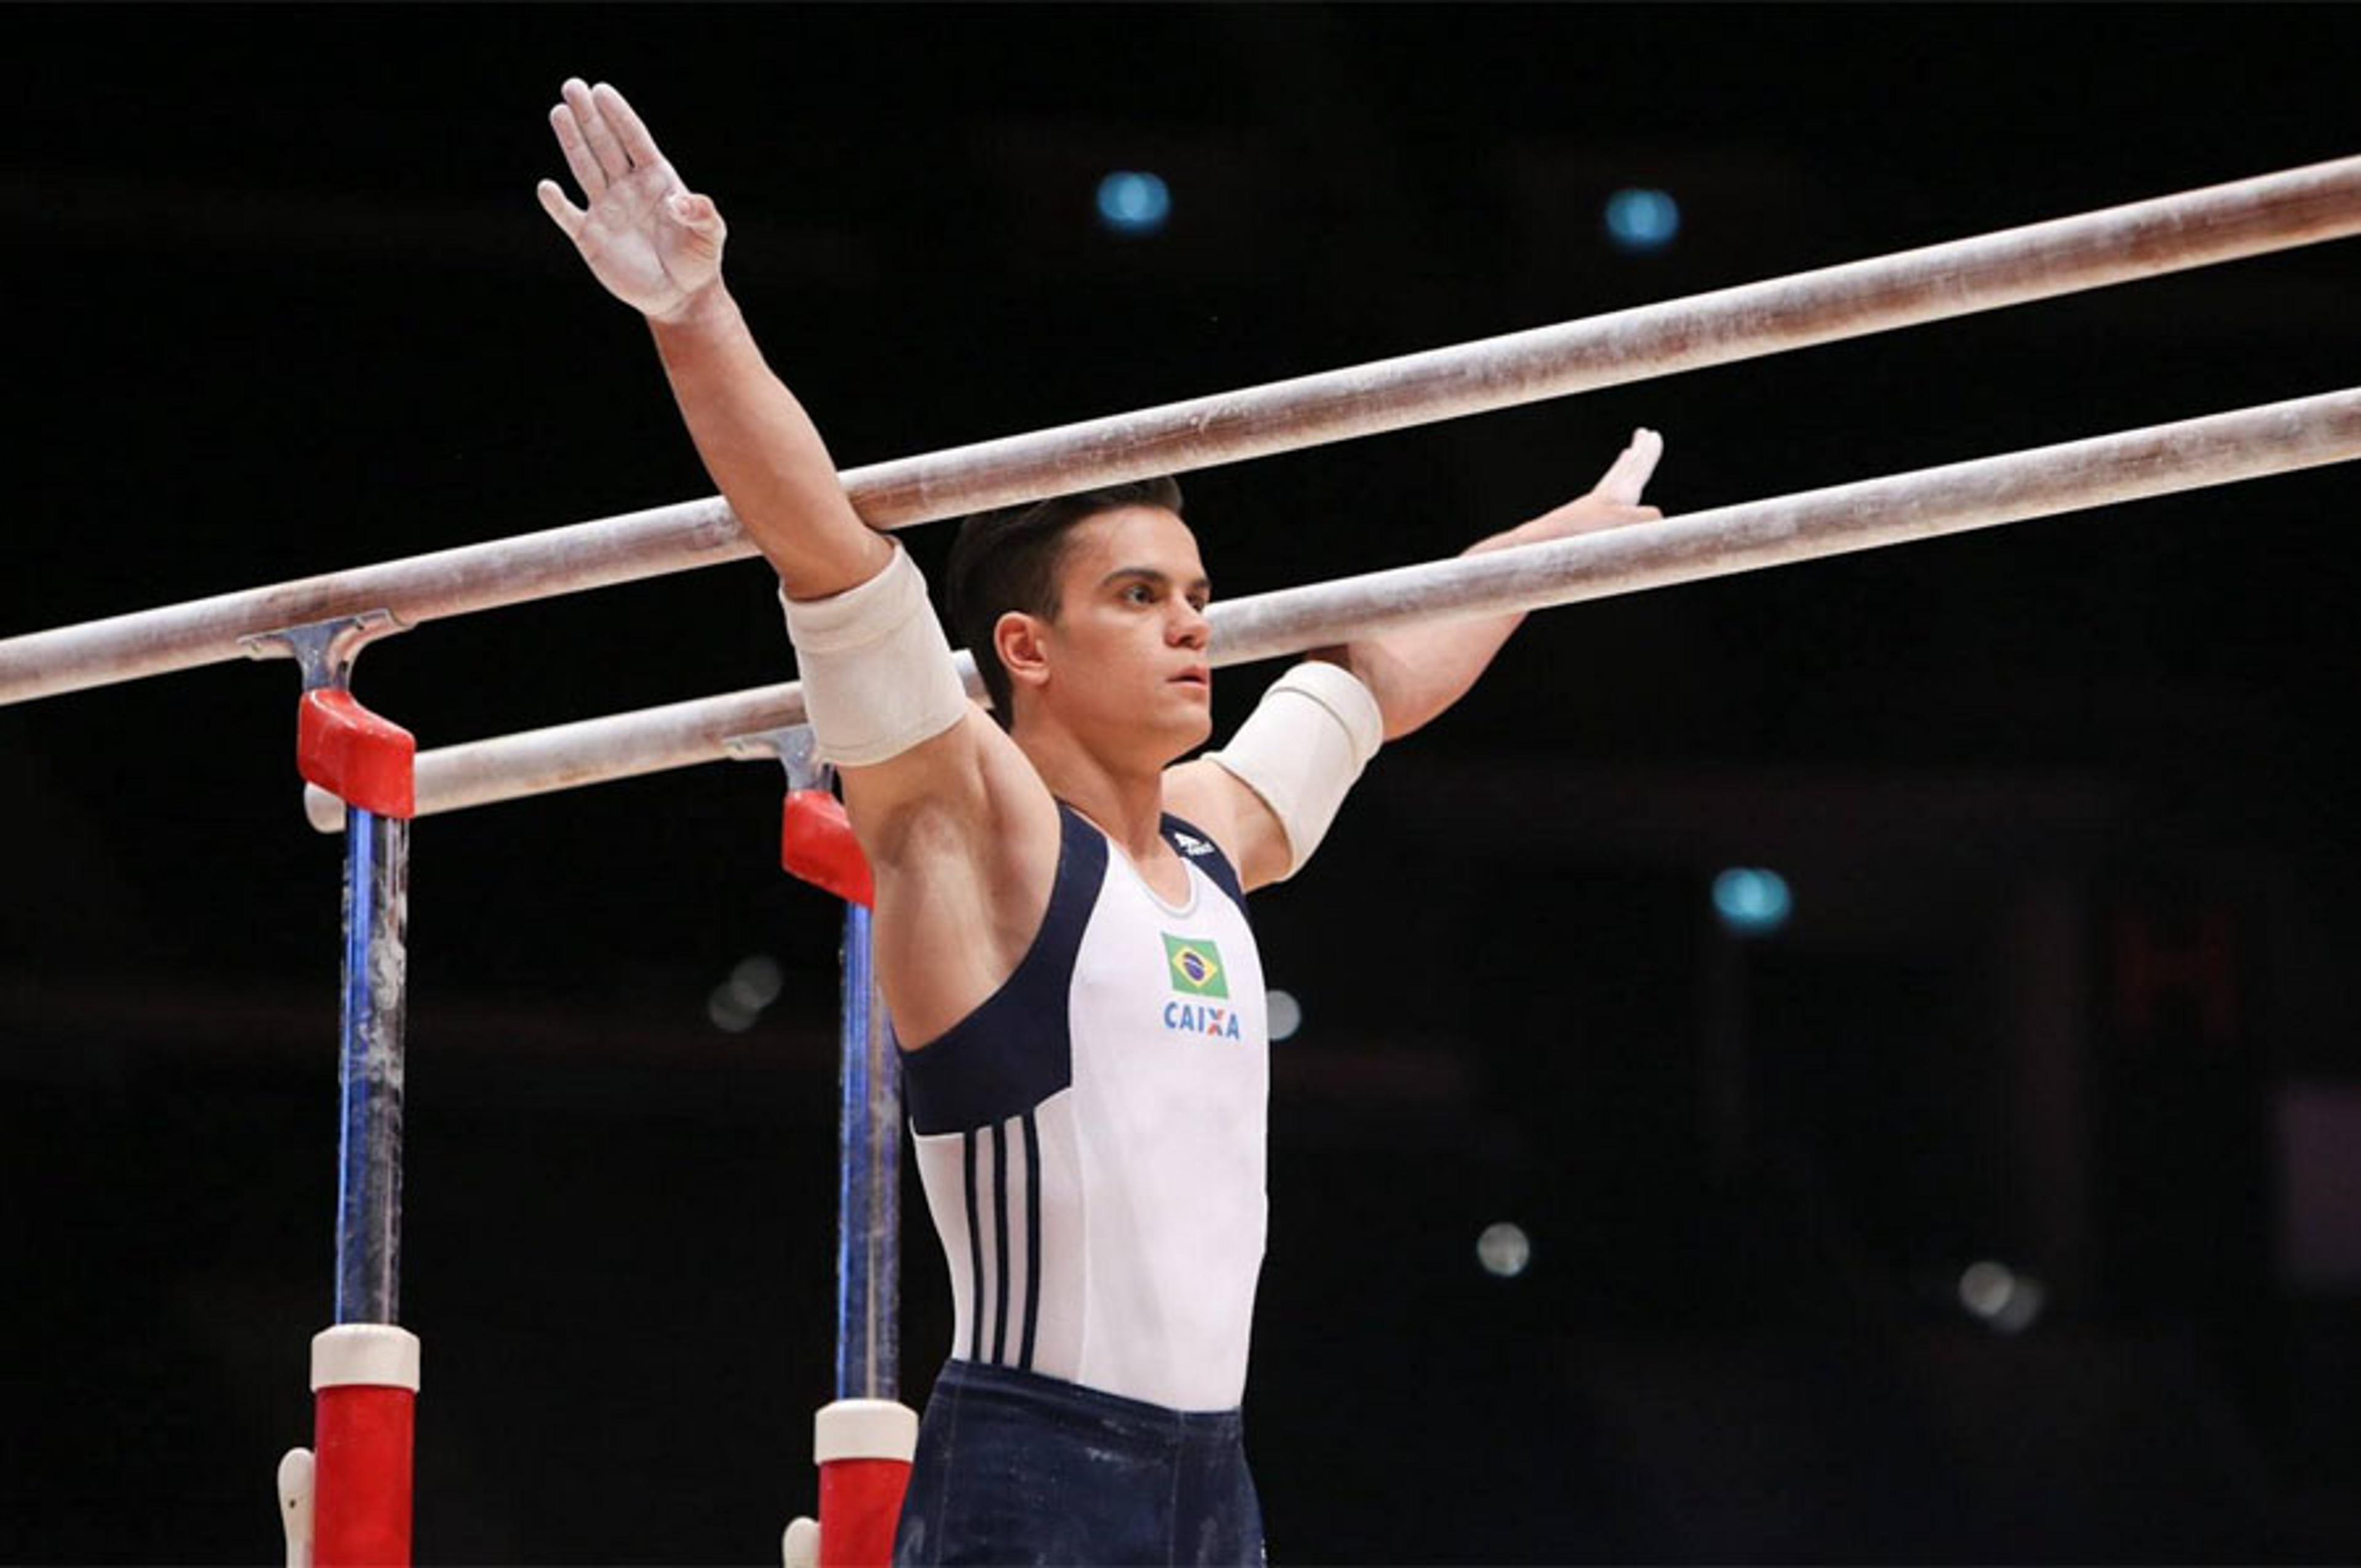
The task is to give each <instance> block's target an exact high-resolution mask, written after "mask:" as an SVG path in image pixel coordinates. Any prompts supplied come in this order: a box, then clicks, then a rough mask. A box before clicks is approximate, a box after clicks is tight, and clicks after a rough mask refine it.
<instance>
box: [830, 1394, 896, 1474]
mask: <svg viewBox="0 0 2361 1568" xmlns="http://www.w3.org/2000/svg"><path fill="white" fill-rule="evenodd" d="M917 1452H918V1412H917V1411H916V1410H914V1409H910V1407H909V1406H907V1405H905V1404H902V1403H900V1402H899V1401H898V1400H894V1399H839V1400H837V1401H836V1402H835V1403H834V1404H832V1405H823V1406H821V1407H820V1409H819V1410H818V1413H817V1414H816V1415H814V1416H813V1417H812V1461H813V1463H815V1464H833V1463H834V1462H835V1461H837V1460H840V1459H898V1460H900V1461H901V1462H902V1463H903V1464H908V1463H910V1461H911V1459H912V1458H913V1457H914V1456H915V1455H916V1454H917Z"/></svg>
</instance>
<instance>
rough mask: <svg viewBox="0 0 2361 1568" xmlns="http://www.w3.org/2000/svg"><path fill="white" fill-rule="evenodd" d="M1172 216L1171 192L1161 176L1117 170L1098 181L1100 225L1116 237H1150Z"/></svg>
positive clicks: (1129, 170)
mask: <svg viewBox="0 0 2361 1568" xmlns="http://www.w3.org/2000/svg"><path fill="white" fill-rule="evenodd" d="M1171 215H1172V192H1171V190H1170V188H1169V187H1168V186H1167V185H1166V184H1165V183H1164V181H1162V180H1161V179H1159V177H1158V176H1156V175H1153V174H1149V173H1146V172H1144V171H1142V170H1133V169H1118V170H1115V172H1114V173H1113V174H1110V175H1108V176H1107V177H1106V178H1105V179H1104V180H1102V181H1099V221H1100V222H1101V223H1103V224H1104V225H1106V226H1107V227H1109V228H1111V229H1113V230H1114V231H1115V233H1117V234H1123V235H1150V234H1154V233H1155V232H1156V231H1157V230H1158V229H1160V228H1162V227H1163V226H1164V220H1165V219H1167V218H1169V217H1170V216H1171Z"/></svg>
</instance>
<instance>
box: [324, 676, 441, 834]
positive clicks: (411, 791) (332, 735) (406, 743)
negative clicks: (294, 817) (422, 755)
mask: <svg viewBox="0 0 2361 1568" xmlns="http://www.w3.org/2000/svg"><path fill="white" fill-rule="evenodd" d="M417 764H418V740H417V738H416V737H414V736H412V734H411V733H410V731H409V730H407V729H403V728H402V727H401V725H399V724H396V723H394V722H392V721H391V720H390V719H385V718H379V717H378V716H377V715H376V714H374V713H371V712H370V711H369V710H368V708H366V707H362V706H361V705H360V704H359V703H357V702H356V701H354V700H353V694H352V693H350V692H347V691H325V690H324V691H311V692H305V693H304V694H303V707H302V718H301V719H300V720H299V722H298V723H297V726H296V736H295V765H296V766H297V767H298V768H299V769H301V770H302V774H303V778H304V781H305V782H306V783H309V784H318V785H319V786H320V787H321V788H322V789H324V790H326V791H327V792H328V793H329V794H330V795H335V796H336V797H337V798H338V799H340V800H342V801H344V802H345V804H346V805H347V806H358V807H359V808H360V809H361V810H363V811H373V812H375V813H376V814H377V815H378V816H379V817H415V816H417V815H418V765H417Z"/></svg>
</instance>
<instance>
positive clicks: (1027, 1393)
mask: <svg viewBox="0 0 2361 1568" xmlns="http://www.w3.org/2000/svg"><path fill="white" fill-rule="evenodd" d="M1244 1439H1245V1423H1244V1422H1243V1420H1241V1419H1240V1417H1239V1413H1238V1412H1237V1411H1235V1410H1216V1411H1210V1412H1205V1413H1202V1414H1201V1413H1198V1412H1195V1411H1181V1410H1168V1409H1164V1408H1163V1407H1162V1406H1160V1405H1149V1404H1143V1403H1141V1402H1140V1401H1139V1400H1137V1399H1126V1398H1118V1397H1117V1396H1115V1395H1113V1394H1103V1393H1101V1392H1099V1391H1098V1390H1097V1389H1095V1388H1084V1387H1079V1386H1078V1385H1075V1384H1072V1383H1068V1382H1065V1381H1063V1380H1061V1379H1059V1378H1055V1377H1043V1376H1038V1375H1036V1374H1034V1373H1030V1372H1019V1371H1016V1369H1015V1368H1013V1367H1006V1366H980V1365H974V1364H973V1363H971V1362H964V1361H953V1362H950V1363H949V1364H948V1365H945V1366H944V1368H943V1371H942V1376H939V1377H938V1378H937V1379H936V1380H935V1391H934V1394H933V1396H932V1397H931V1398H928V1400H927V1413H926V1416H925V1418H924V1419H923V1420H920V1422H919V1423H918V1452H917V1460H916V1463H914V1464H912V1466H911V1469H910V1489H909V1492H908V1493H907V1495H906V1497H904V1499H903V1503H902V1523H901V1527H900V1529H899V1530H898V1531H897V1532H896V1534H895V1540H894V1561H895V1563H896V1564H932V1563H1041V1564H1048V1563H1061V1564H1062V1563H1235V1564H1244V1565H1247V1568H1252V1565H1254V1564H1258V1563H1261V1562H1262V1561H1263V1550H1262V1505H1261V1503H1260V1502H1259V1501H1257V1498H1256V1497H1255V1489H1254V1480H1253V1478H1252V1477H1251V1476H1249V1475H1247V1474H1246V1445H1245V1441H1244Z"/></svg>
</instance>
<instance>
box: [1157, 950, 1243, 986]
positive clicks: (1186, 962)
mask: <svg viewBox="0 0 2361 1568" xmlns="http://www.w3.org/2000/svg"><path fill="white" fill-rule="evenodd" d="M1164 959H1165V962H1166V964H1167V965H1169V966H1170V969H1171V970H1172V989H1173V990H1175V991H1177V992H1180V994H1181V995H1183V996H1227V995H1229V993H1230V980H1229V976H1228V975H1227V974H1225V973H1224V971H1223V970H1222V949H1221V948H1217V947H1215V946H1214V945H1213V943H1211V942H1208V941H1206V940H1205V939H1204V938H1202V937H1171V936H1168V937H1165V938H1164Z"/></svg>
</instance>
